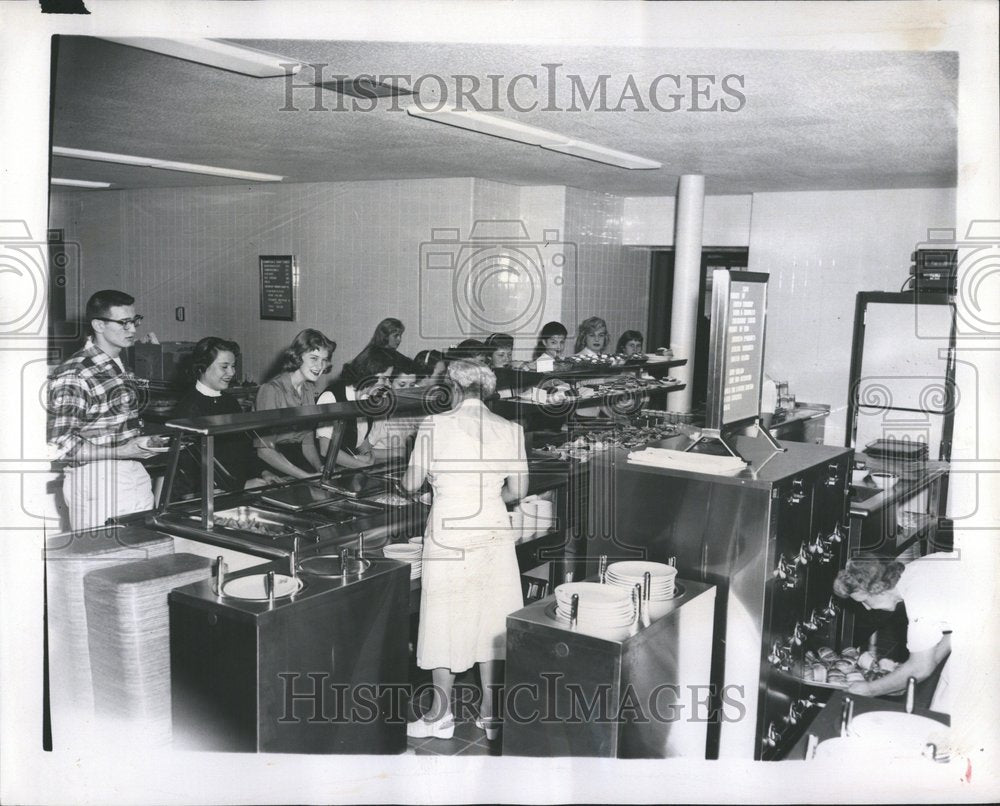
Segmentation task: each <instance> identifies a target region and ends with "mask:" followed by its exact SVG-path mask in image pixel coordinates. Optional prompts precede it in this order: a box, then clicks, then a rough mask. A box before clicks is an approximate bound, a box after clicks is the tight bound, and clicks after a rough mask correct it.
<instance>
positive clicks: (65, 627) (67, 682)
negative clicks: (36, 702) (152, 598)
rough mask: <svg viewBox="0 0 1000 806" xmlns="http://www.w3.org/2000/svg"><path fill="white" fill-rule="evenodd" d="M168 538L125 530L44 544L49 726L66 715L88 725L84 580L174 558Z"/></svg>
mask: <svg viewBox="0 0 1000 806" xmlns="http://www.w3.org/2000/svg"><path fill="white" fill-rule="evenodd" d="M173 552H174V541H173V539H172V538H169V537H165V536H164V535H160V534H156V533H153V532H146V531H145V530H135V529H126V528H125V527H123V526H102V527H99V528H96V529H91V530H88V531H84V532H76V533H74V534H66V535H58V536H56V537H52V538H49V540H48V541H47V544H46V555H45V559H46V573H47V585H48V592H47V593H48V616H49V667H50V675H51V680H50V687H51V697H52V709H53V721H54V722H55V723H57V724H61V721H62V720H63V719H66V720H70V719H71V717H70V716H69V713H70V712H73V713H78V714H79V717H80V720H81V721H89V720H90V718H91V716H92V715H93V711H94V686H93V682H92V678H91V671H90V665H91V663H90V660H91V659H90V646H89V643H88V640H87V608H86V604H85V601H84V579H85V577H86V575H87V574H89V573H90V572H92V571H98V570H101V569H103V568H111V567H114V566H117V565H122V564H123V563H132V562H135V561H137V560H145V559H148V558H151V557H162V556H165V555H169V554H173Z"/></svg>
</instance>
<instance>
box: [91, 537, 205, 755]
mask: <svg viewBox="0 0 1000 806" xmlns="http://www.w3.org/2000/svg"><path fill="white" fill-rule="evenodd" d="M211 573H212V571H211V563H210V561H209V560H208V559H207V558H206V557H197V556H195V555H194V554H168V555H165V556H162V557H156V558H155V559H151V560H140V561H139V562H133V563H127V564H124V565H119V566H116V567H113V568H105V569H102V570H99V571H92V572H91V573H89V574H87V577H86V579H85V580H84V591H85V592H84V598H85V604H86V608H87V634H88V637H89V640H90V657H91V668H92V669H93V677H94V703H95V710H96V712H97V715H98V717H101V718H103V719H107V720H110V724H109V725H108V727H109V728H110V727H111V726H113V729H114V731H115V734H116V736H117V738H118V739H120V740H122V741H123V742H142V743H144V744H166V743H168V742H169V741H170V737H171V711H170V617H169V611H168V607H167V595H168V594H169V593H170V591H171V590H172V589H173V588H176V587H180V586H182V585H188V584H190V583H192V582H197V581H200V580H205V579H208V578H209V577H210V576H211Z"/></svg>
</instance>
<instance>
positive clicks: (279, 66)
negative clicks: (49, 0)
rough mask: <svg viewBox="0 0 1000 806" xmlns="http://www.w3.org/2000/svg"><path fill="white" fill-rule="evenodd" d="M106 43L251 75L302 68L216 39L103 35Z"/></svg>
mask: <svg viewBox="0 0 1000 806" xmlns="http://www.w3.org/2000/svg"><path fill="white" fill-rule="evenodd" d="M101 38H102V39H106V40H107V41H108V42H117V43H118V44H119V45H127V46H129V47H131V48H141V49H142V50H151V51H153V52H154V53H162V54H163V55H164V56H173V57H175V58H177V59H185V60H187V61H189V62H197V63H198V64H206V65H208V66H209V67H218V68H220V69H222V70H230V71H232V72H234V73H242V74H243V75H245V76H253V77H254V78H277V77H278V76H285V75H295V74H296V73H298V72H299V70H301V69H302V64H301V62H299V61H297V60H296V59H290V58H288V57H287V56H279V55H278V54H277V53H268V52H267V51H263V50H257V49H256V48H247V47H243V46H242V45H232V44H230V43H229V42H222V41H220V40H218V39H160V38H158V37H143V36H138V37H116V36H104V37H101Z"/></svg>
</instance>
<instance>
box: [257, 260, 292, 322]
mask: <svg viewBox="0 0 1000 806" xmlns="http://www.w3.org/2000/svg"><path fill="white" fill-rule="evenodd" d="M260 318H261V319H276V320H278V321H281V322H294V321H295V256H294V255H261V256H260Z"/></svg>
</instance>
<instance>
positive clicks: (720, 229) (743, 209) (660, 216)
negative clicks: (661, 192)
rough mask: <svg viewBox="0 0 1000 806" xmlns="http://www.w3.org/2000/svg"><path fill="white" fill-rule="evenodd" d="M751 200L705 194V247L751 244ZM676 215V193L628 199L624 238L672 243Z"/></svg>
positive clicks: (648, 243) (641, 243)
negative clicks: (674, 194) (673, 194)
mask: <svg viewBox="0 0 1000 806" xmlns="http://www.w3.org/2000/svg"><path fill="white" fill-rule="evenodd" d="M752 199H753V197H752V196H706V197H705V214H704V218H703V224H702V243H703V244H705V246H746V245H747V244H749V243H750V203H751V201H752ZM674 215H675V199H674V197H673V196H632V197H628V198H626V199H625V223H624V228H623V229H624V234H623V241H624V242H625V243H627V244H634V245H639V246H673V245H674V224H675V221H674Z"/></svg>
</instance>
